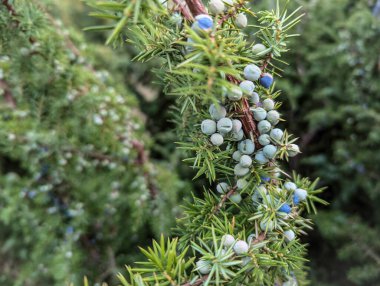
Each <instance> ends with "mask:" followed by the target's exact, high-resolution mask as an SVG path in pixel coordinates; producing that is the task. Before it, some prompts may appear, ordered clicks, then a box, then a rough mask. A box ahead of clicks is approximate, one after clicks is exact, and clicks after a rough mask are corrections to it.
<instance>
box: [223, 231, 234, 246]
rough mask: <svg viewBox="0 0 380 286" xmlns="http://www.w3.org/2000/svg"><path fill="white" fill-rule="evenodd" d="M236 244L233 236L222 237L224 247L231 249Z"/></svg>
mask: <svg viewBox="0 0 380 286" xmlns="http://www.w3.org/2000/svg"><path fill="white" fill-rule="evenodd" d="M234 243H235V238H234V237H233V236H232V235H231V234H225V235H223V236H222V244H223V246H224V247H227V248H229V247H231V246H232V245H233V244H234Z"/></svg>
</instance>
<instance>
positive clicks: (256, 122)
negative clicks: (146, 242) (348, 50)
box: [88, 0, 325, 286]
mask: <svg viewBox="0 0 380 286" xmlns="http://www.w3.org/2000/svg"><path fill="white" fill-rule="evenodd" d="M160 2H163V4H162V3H160ZM213 2H216V1H213ZM225 2H228V3H231V4H228V3H224V4H223V3H222V4H223V5H225V7H226V10H224V9H223V12H222V13H221V14H218V15H214V17H213V18H210V17H209V16H208V15H206V14H207V10H206V8H205V6H204V4H203V3H202V2H201V1H198V0H188V1H179V0H177V1H170V2H169V3H166V1H157V0H144V1H141V0H136V1H101V2H96V3H94V2H90V5H92V6H93V7H94V8H95V12H94V13H92V15H94V16H97V17H100V18H104V19H112V20H114V21H113V22H112V21H110V25H102V26H95V27H91V28H89V29H88V30H104V29H110V30H111V32H110V36H109V38H108V40H107V43H109V44H111V43H113V44H114V45H120V44H122V43H123V41H124V40H125V39H127V42H128V43H129V44H132V45H134V46H135V47H137V49H138V50H139V51H140V53H139V54H138V55H137V56H136V60H138V61H140V62H148V61H150V60H152V59H159V60H160V64H161V65H160V68H159V69H156V70H155V72H156V74H157V76H158V77H159V78H160V80H161V83H162V84H163V86H164V90H165V92H167V93H169V94H171V95H175V96H177V98H178V99H177V102H176V110H177V113H176V114H175V122H176V123H177V130H178V132H177V133H178V141H179V140H181V141H180V142H179V143H178V144H179V146H180V148H181V149H183V150H185V151H186V152H188V154H189V157H188V158H187V159H186V160H185V161H186V162H188V163H190V164H191V166H192V168H193V169H195V170H196V172H197V174H196V176H195V178H200V177H206V178H207V180H208V183H209V184H205V185H204V197H203V198H198V197H194V198H193V200H191V201H190V202H188V203H187V204H186V206H185V211H184V216H183V217H182V218H181V219H180V220H179V221H178V227H177V228H176V232H177V235H178V238H172V239H167V240H166V239H164V238H163V237H162V238H161V239H160V240H159V241H154V242H153V245H152V246H151V247H149V248H148V249H142V253H143V254H144V255H145V256H146V260H145V261H142V262H138V263H137V265H136V266H134V267H128V275H127V277H124V276H123V275H121V274H120V275H119V279H120V281H121V283H122V284H123V285H139V286H140V285H182V286H185V285H294V284H297V283H299V284H301V285H302V284H305V283H306V281H305V267H304V264H305V261H306V260H305V258H304V255H305V245H304V244H303V243H302V242H301V241H300V239H299V238H298V236H299V235H301V234H304V233H305V231H306V230H307V229H310V227H311V221H310V220H309V219H306V218H305V217H304V216H302V215H304V214H306V213H308V212H316V208H315V203H316V202H318V203H323V204H324V203H325V202H324V201H323V200H321V199H319V198H318V194H319V193H320V192H322V189H321V188H319V187H318V186H317V184H318V181H314V182H311V181H310V180H308V179H307V178H302V177H300V176H299V175H296V174H293V176H290V175H288V168H286V166H284V163H286V161H287V160H288V158H289V157H293V156H295V155H297V154H298V153H299V149H298V146H297V145H296V144H295V143H294V142H295V139H294V137H293V136H292V135H290V134H289V133H288V132H287V131H282V130H280V129H277V130H276V128H273V129H272V127H274V126H275V125H276V124H277V123H279V121H280V119H279V118H276V116H277V115H276V114H277V113H275V112H276V110H278V109H279V108H280V106H281V102H280V101H279V96H280V92H279V91H276V90H275V84H272V82H273V77H274V78H275V79H276V78H277V77H279V76H280V73H281V66H282V64H283V61H282V60H281V56H282V55H283V54H284V53H285V52H287V50H288V49H287V43H288V41H289V39H290V38H292V37H294V36H295V35H292V34H290V30H291V29H292V28H293V27H294V26H295V25H296V24H297V23H298V22H299V19H300V17H301V16H300V15H299V13H298V10H295V11H294V12H292V13H290V12H288V10H287V9H286V7H281V5H280V4H279V2H277V5H276V8H275V9H274V10H272V11H265V10H264V11H255V10H253V11H251V10H250V9H248V8H247V6H245V4H246V2H247V1H242V0H238V1H225ZM286 4H287V2H286V1H285V2H284V5H285V6H286ZM213 5H216V4H215V3H214V4H213ZM244 13H245V14H244ZM245 15H250V16H252V18H254V20H255V25H254V28H255V33H254V41H255V42H254V43H252V42H251V41H250V40H249V38H248V37H247V35H246V34H245V33H244V30H241V28H242V27H244V26H246V25H245V22H246V21H245V18H244V17H246V16H245ZM257 44H260V45H263V46H257ZM263 47H264V48H263ZM252 50H254V51H255V53H253V51H252ZM259 67H260V68H259ZM244 79H246V80H247V79H249V80H252V81H254V83H250V82H245V83H241V82H242V81H243V80H244ZM252 85H253V88H252V90H250V87H249V86H251V87H252ZM253 89H254V90H255V92H254V91H253ZM210 104H211V105H210ZM269 112H272V113H271V115H270V116H269ZM264 115H265V116H264ZM265 118H266V120H265ZM215 121H217V122H215ZM281 121H283V119H282V118H281ZM272 125H273V126H272ZM216 130H218V133H214V132H216ZM274 130H276V131H274ZM272 132H273V134H272ZM210 135H211V136H210ZM265 135H266V136H265ZM259 137H260V138H259ZM259 139H260V140H259ZM266 141H267V143H266ZM264 145H265V146H264ZM268 146H270V147H268ZM255 149H256V150H255ZM255 151H256V152H255ZM242 153H243V154H245V155H247V156H246V157H244V160H242V158H243V154H242ZM249 155H250V156H249ZM236 161H239V162H240V163H237V162H236ZM297 281H298V282H297Z"/></svg>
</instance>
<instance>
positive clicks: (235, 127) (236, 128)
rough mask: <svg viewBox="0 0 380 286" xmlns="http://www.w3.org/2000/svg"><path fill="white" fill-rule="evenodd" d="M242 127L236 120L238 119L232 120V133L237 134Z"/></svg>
mask: <svg viewBox="0 0 380 286" xmlns="http://www.w3.org/2000/svg"><path fill="white" fill-rule="evenodd" d="M242 126H243V125H242V123H241V121H240V120H238V119H234V120H232V131H233V132H236V133H237V132H239V131H240V130H241V127H242Z"/></svg>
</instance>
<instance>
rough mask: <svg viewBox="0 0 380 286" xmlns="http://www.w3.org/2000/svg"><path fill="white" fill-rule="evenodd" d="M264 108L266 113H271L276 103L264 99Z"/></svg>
mask: <svg viewBox="0 0 380 286" xmlns="http://www.w3.org/2000/svg"><path fill="white" fill-rule="evenodd" d="M263 107H264V109H265V110H266V111H270V110H272V109H273V108H274V101H273V100H272V99H270V98H267V99H264V101H263Z"/></svg>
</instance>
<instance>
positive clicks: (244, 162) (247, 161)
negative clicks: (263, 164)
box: [240, 155, 252, 168]
mask: <svg viewBox="0 0 380 286" xmlns="http://www.w3.org/2000/svg"><path fill="white" fill-rule="evenodd" d="M240 165H241V166H242V167H245V168H248V167H250V166H251V165H252V158H251V157H250V156H248V155H243V156H241V158H240Z"/></svg>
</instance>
